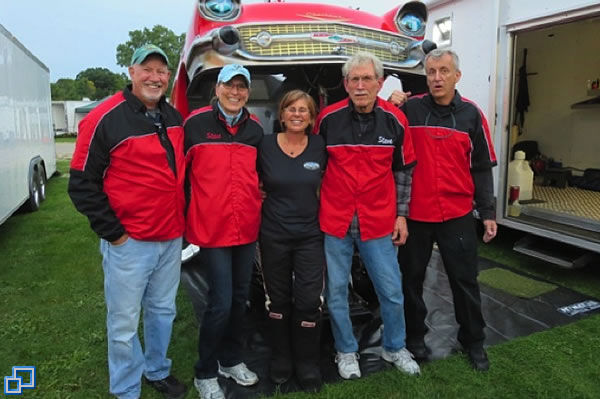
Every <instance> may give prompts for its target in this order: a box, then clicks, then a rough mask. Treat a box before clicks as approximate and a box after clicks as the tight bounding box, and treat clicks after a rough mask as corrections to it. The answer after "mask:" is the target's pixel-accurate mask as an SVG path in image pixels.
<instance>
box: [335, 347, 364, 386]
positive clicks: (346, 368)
mask: <svg viewBox="0 0 600 399" xmlns="http://www.w3.org/2000/svg"><path fill="white" fill-rule="evenodd" d="M358 357H359V356H358V353H356V352H350V353H342V352H338V353H337V355H336V356H335V362H336V363H337V367H338V373H340V376H341V377H342V378H343V379H345V380H354V379H356V378H360V367H359V365H358Z"/></svg>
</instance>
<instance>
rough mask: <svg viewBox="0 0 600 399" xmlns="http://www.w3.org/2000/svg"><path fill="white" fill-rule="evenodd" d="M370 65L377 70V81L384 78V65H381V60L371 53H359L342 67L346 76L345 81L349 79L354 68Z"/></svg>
mask: <svg viewBox="0 0 600 399" xmlns="http://www.w3.org/2000/svg"><path fill="white" fill-rule="evenodd" d="M368 63H371V64H372V65H373V69H374V70H375V77H376V78H377V79H380V78H383V64H382V63H381V60H380V59H379V58H377V56H375V55H373V54H371V53H369V52H366V51H359V52H357V53H356V54H354V55H353V56H352V58H350V59H349V60H348V61H346V63H345V64H344V66H343V67H342V75H344V79H346V78H347V77H348V74H349V73H350V71H351V70H352V69H353V68H355V67H357V66H359V65H364V64H368Z"/></svg>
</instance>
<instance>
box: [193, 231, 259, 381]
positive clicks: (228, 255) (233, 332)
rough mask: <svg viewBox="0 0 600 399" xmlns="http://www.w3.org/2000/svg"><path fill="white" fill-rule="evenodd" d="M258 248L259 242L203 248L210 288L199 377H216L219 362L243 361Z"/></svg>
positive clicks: (201, 336)
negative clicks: (248, 306)
mask: <svg viewBox="0 0 600 399" xmlns="http://www.w3.org/2000/svg"><path fill="white" fill-rule="evenodd" d="M255 250H256V243H255V242H252V243H250V244H245V245H238V246H234V247H224V248H201V249H200V262H201V267H203V268H205V273H206V274H205V276H206V282H207V284H208V290H209V291H208V303H207V305H208V307H207V309H206V311H205V313H204V320H203V321H202V323H201V325H200V333H199V338H198V357H199V359H198V361H197V362H196V366H195V369H196V377H197V378H213V377H216V376H217V370H218V363H217V362H219V363H220V364H221V365H223V366H225V367H231V366H235V365H237V364H239V363H241V362H242V358H241V355H242V348H243V343H244V335H243V331H244V330H243V321H244V315H245V313H246V300H247V299H248V292H249V289H250V280H251V278H252V270H253V267H254V254H255ZM192 304H194V305H196V303H194V302H192ZM196 313H197V314H198V310H196Z"/></svg>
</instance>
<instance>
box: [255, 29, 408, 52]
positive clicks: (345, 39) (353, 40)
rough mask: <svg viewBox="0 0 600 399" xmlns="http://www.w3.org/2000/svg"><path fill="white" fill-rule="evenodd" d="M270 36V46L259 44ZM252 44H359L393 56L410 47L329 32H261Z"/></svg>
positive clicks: (394, 42)
mask: <svg viewBox="0 0 600 399" xmlns="http://www.w3.org/2000/svg"><path fill="white" fill-rule="evenodd" d="M264 34H268V35H269V36H270V39H271V40H270V41H269V44H268V45H261V44H260V43H259V40H260V38H259V36H260V35H264ZM334 36H335V37H337V38H339V39H340V40H336V39H334V38H333V37H334ZM249 40H250V42H251V43H254V44H257V45H259V46H260V47H262V48H268V47H269V46H270V45H271V43H278V42H281V43H283V42H296V41H315V42H323V43H328V44H339V45H340V46H343V45H344V44H358V45H362V46H368V47H374V48H378V49H382V50H388V51H389V52H390V53H391V54H393V55H399V54H400V53H401V52H403V51H404V50H406V49H407V47H408V46H402V44H400V43H398V42H397V41H391V42H389V43H388V42H382V41H379V40H372V39H367V38H364V37H359V36H354V35H347V34H337V33H336V34H329V33H327V32H312V33H294V34H284V35H272V34H270V33H269V32H266V31H261V32H260V33H259V34H258V35H256V36H253V37H250V39H249Z"/></svg>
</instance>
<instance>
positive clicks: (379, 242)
mask: <svg viewBox="0 0 600 399" xmlns="http://www.w3.org/2000/svg"><path fill="white" fill-rule="evenodd" d="M353 243H356V246H357V247H358V251H359V253H360V256H361V259H362V260H363V262H364V264H365V267H366V268H367V273H368V274H369V277H370V278H371V281H372V282H373V286H374V287H375V292H376V293H377V298H378V299H379V305H380V307H381V318H382V319H383V324H384V326H385V328H384V329H383V338H382V346H383V348H384V349H385V350H386V351H389V352H396V351H398V350H400V349H402V348H404V346H405V339H406V326H405V324H404V296H403V294H402V275H401V274H400V268H399V267H398V260H397V258H396V248H395V247H394V244H393V243H392V238H391V235H387V236H385V237H382V238H376V239H373V240H367V241H362V240H361V239H360V234H358V235H357V236H355V237H353V236H352V235H351V234H350V233H348V234H347V235H346V236H345V237H344V238H337V237H334V236H331V235H328V234H325V257H326V259H327V285H326V290H325V296H326V298H327V308H328V309H329V316H330V321H331V328H332V331H333V338H334V340H335V349H336V350H337V351H338V352H342V353H351V352H358V343H357V342H356V337H355V336H354V333H353V331H352V322H351V321H350V310H349V306H348V283H349V280H350V269H351V267H352V253H353V245H352V244H353Z"/></svg>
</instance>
